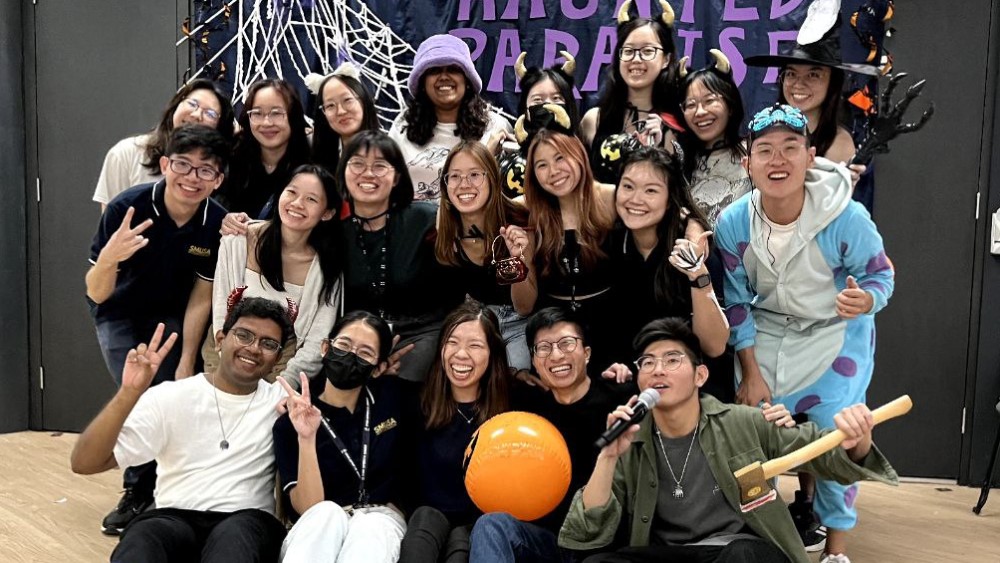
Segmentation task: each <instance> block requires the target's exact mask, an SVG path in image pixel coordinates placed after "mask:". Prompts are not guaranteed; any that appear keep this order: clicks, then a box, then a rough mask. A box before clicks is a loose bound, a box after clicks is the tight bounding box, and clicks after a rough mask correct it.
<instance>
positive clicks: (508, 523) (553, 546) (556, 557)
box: [469, 512, 573, 563]
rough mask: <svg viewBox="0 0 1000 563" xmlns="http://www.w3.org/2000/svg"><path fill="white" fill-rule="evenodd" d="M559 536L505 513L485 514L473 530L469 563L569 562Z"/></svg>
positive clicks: (569, 555) (568, 556) (568, 555)
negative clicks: (561, 546)
mask: <svg viewBox="0 0 1000 563" xmlns="http://www.w3.org/2000/svg"><path fill="white" fill-rule="evenodd" d="M556 540H557V538H556V535H555V534H554V533H553V532H551V531H549V530H546V529H545V528H542V527H541V526H537V525H535V524H532V523H530V522H522V521H520V520H518V519H517V518H514V517H513V516H511V515H510V514H507V513H506V512H492V513H490V514H484V515H482V516H480V517H479V520H476V525H475V526H474V527H473V528H472V537H471V542H472V547H471V549H470V550H469V562H470V563H486V562H490V563H492V562H494V561H496V562H503V563H508V562H509V563H533V562H536V561H537V562H538V563H549V562H558V561H562V562H565V563H570V562H572V561H573V557H572V555H571V554H570V552H569V551H566V550H564V549H562V548H560V547H559V545H558V543H556Z"/></svg>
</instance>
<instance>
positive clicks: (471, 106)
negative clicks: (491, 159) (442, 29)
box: [403, 73, 490, 146]
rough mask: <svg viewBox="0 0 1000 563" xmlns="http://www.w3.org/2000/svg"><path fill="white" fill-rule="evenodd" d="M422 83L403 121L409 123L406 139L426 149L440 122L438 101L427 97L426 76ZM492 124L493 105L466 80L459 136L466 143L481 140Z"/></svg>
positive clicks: (459, 110) (457, 125)
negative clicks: (435, 102)
mask: <svg viewBox="0 0 1000 563" xmlns="http://www.w3.org/2000/svg"><path fill="white" fill-rule="evenodd" d="M424 74H426V73H424ZM462 76H465V75H464V74H463V75H462ZM419 84H420V86H419V87H418V88H417V94H416V96H414V98H413V99H412V100H410V103H409V105H407V106H406V110H405V111H404V112H403V119H404V120H405V121H406V138H407V139H408V140H409V141H410V142H411V143H413V144H415V145H419V146H423V145H426V144H427V142H428V141H430V140H431V138H432V137H434V127H435V126H437V122H438V121H437V112H436V111H435V110H434V102H432V101H431V98H430V96H428V95H427V88H426V87H425V86H424V77H423V76H421V77H420V81H419ZM489 124H490V105H489V104H488V103H487V102H486V100H485V99H483V97H482V96H480V95H479V94H478V93H477V92H476V91H475V89H474V88H473V87H472V82H471V81H470V80H469V78H468V77H465V95H464V96H462V105H461V106H459V108H458V123H456V124H455V135H457V136H458V137H459V138H461V139H463V140H466V141H478V140H479V139H480V138H482V136H483V134H484V133H486V128H487V127H488V126H489Z"/></svg>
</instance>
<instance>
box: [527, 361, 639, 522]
mask: <svg viewBox="0 0 1000 563" xmlns="http://www.w3.org/2000/svg"><path fill="white" fill-rule="evenodd" d="M515 389H516V390H515V393H514V395H513V401H514V408H513V410H521V411H527V412H531V413H535V414H537V415H540V416H542V417H543V418H545V419H546V420H548V421H549V422H551V423H552V424H553V426H555V427H556V428H557V429H558V430H559V432H561V433H562V435H563V438H564V439H565V440H566V446H567V448H568V449H569V457H570V461H571V463H572V464H573V472H572V477H571V478H570V483H569V490H568V491H567V492H566V496H565V497H564V498H563V500H562V502H560V503H559V506H557V507H556V508H555V510H553V511H552V512H550V513H549V515H548V516H545V517H544V518H542V519H540V520H538V521H537V522H535V523H536V524H538V525H539V526H542V527H544V528H547V529H549V530H551V531H553V532H554V533H556V534H558V533H559V529H560V528H561V527H562V523H563V520H565V519H566V513H567V512H568V511H569V505H570V503H571V502H572V500H573V495H575V494H576V491H578V490H579V489H580V488H582V487H583V486H584V485H586V484H587V481H588V480H589V479H590V474H591V473H593V471H594V465H595V464H596V463H597V454H598V453H599V451H600V450H598V449H597V448H596V447H594V442H596V441H597V438H599V437H600V435H601V434H603V433H604V430H605V429H606V428H607V421H608V414H609V413H610V412H611V411H613V410H615V409H616V408H617V407H618V405H622V404H624V403H625V402H626V401H627V400H628V398H629V397H630V396H631V395H632V394H633V393H632V392H633V386H631V385H616V384H612V383H607V382H605V381H604V380H602V379H597V378H593V379H591V383H590V389H589V390H587V394H586V395H584V396H583V397H581V398H580V400H578V401H576V402H575V403H572V404H569V405H563V404H560V403H559V402H557V401H556V400H555V397H554V396H553V395H552V394H551V393H549V392H547V391H544V390H541V389H540V388H537V387H528V386H526V385H525V386H519V387H517V388H515Z"/></svg>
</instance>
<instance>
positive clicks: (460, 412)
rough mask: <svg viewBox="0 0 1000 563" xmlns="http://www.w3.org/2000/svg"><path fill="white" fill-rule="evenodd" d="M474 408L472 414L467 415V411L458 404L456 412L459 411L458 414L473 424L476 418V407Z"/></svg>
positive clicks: (467, 422)
mask: <svg viewBox="0 0 1000 563" xmlns="http://www.w3.org/2000/svg"><path fill="white" fill-rule="evenodd" d="M472 409H473V414H472V416H465V413H464V412H462V409H460V408H458V405H457V404H456V405H455V412H457V413H458V416H460V417H462V420H464V421H465V423H466V424H472V423H473V422H475V420H476V414H475V410H476V407H475V406H473V407H472Z"/></svg>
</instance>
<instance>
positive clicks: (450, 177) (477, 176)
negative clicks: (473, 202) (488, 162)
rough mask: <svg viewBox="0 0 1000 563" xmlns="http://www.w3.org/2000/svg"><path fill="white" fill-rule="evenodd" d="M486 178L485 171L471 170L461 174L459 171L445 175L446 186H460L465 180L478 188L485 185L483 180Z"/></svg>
mask: <svg viewBox="0 0 1000 563" xmlns="http://www.w3.org/2000/svg"><path fill="white" fill-rule="evenodd" d="M485 179H486V173H485V172H478V171H477V172H469V173H468V174H459V173H458V172H449V173H447V174H445V175H444V182H445V185H446V186H454V187H458V186H461V185H462V182H463V181H464V180H468V181H469V185H470V186H472V187H473V188H478V187H479V186H481V185H483V180H485Z"/></svg>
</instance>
